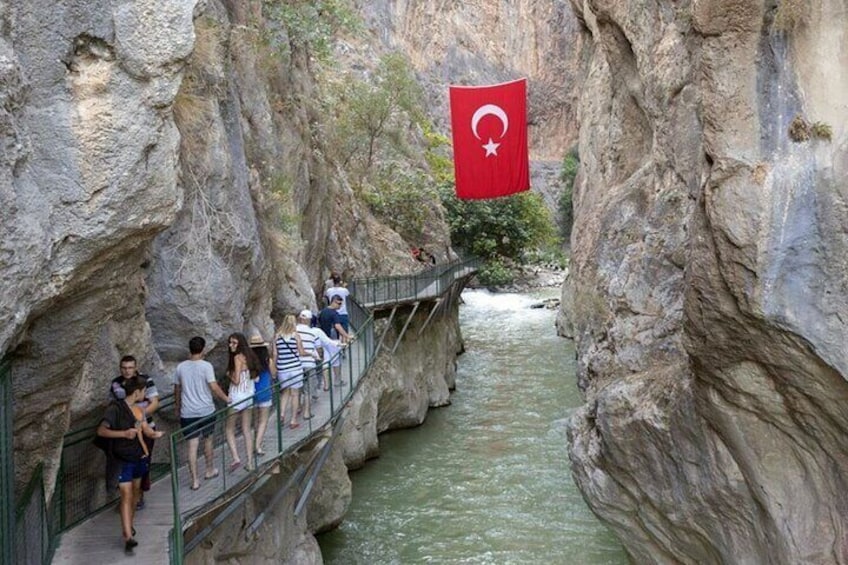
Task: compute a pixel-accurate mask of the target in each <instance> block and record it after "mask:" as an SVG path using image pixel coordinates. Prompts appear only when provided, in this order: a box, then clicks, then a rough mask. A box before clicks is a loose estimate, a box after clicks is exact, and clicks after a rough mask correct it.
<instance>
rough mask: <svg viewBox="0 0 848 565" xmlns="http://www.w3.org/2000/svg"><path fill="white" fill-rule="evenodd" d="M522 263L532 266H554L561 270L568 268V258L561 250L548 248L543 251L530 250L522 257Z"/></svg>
mask: <svg viewBox="0 0 848 565" xmlns="http://www.w3.org/2000/svg"><path fill="white" fill-rule="evenodd" d="M522 259H523V261H522V262H523V263H525V264H527V263H529V264H533V265H556V266H558V267H559V268H561V269H564V268H566V267H567V266H568V256H567V255H566V254H565V253H563V251H562V248H559V247H548V248H545V249H532V250H530V251H528V252H526V253H524V255H523V256H522Z"/></svg>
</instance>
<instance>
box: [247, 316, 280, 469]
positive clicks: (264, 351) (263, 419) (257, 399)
mask: <svg viewBox="0 0 848 565" xmlns="http://www.w3.org/2000/svg"><path fill="white" fill-rule="evenodd" d="M250 349H252V350H253V354H254V355H256V358H257V359H258V360H259V381H257V383H256V396H254V397H253V401H254V404H255V405H256V410H257V412H258V413H257V415H256V455H257V456H259V457H262V456H263V455H265V451H264V450H263V449H262V442H263V441H264V439H265V430H267V429H268V418H269V417H270V416H271V406H272V404H273V397H272V395H273V394H274V387H273V385H272V384H271V356H270V355H269V353H268V344H267V343H266V342H265V339H264V338H263V337H262V336H261V335H259V334H258V333H255V334H253V335H251V336H250Z"/></svg>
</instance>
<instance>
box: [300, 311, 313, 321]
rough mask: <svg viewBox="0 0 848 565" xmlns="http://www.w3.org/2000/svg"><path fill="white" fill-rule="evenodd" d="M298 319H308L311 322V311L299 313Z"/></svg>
mask: <svg viewBox="0 0 848 565" xmlns="http://www.w3.org/2000/svg"><path fill="white" fill-rule="evenodd" d="M300 317H301V318H309V319H310V320H311V319H312V310H303V311H301V313H300Z"/></svg>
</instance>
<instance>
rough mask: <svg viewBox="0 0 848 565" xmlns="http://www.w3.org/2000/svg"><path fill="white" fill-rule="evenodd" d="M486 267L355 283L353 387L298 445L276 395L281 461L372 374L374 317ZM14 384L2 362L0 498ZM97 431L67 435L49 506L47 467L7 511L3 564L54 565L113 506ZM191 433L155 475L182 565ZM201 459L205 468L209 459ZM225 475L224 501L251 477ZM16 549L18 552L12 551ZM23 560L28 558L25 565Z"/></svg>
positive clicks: (177, 435) (453, 265)
mask: <svg viewBox="0 0 848 565" xmlns="http://www.w3.org/2000/svg"><path fill="white" fill-rule="evenodd" d="M479 264H480V262H479V261H478V260H476V259H472V260H466V261H452V262H450V263H444V264H441V265H436V266H434V267H433V268H430V269H428V270H426V271H423V272H421V273H418V274H416V275H399V276H389V277H370V278H361V279H355V280H354V281H352V282H351V285H350V290H351V297H350V298H351V300H350V301H349V304H348V313H349V316H350V321H351V324H352V327H354V328H356V329H357V330H358V331H357V334H356V340H355V341H354V342H353V344H352V346H351V347H350V348H349V349H348V350H347V352H346V355H345V357H344V361H343V363H342V370H341V373H342V377H343V379H344V381H345V384H346V385H347V386H345V387H344V388H341V389H339V388H338V387H336V386H335V383H334V382H333V381H332V379H331V383H330V386H331V391H330V410H329V416H326V415H325V417H326V419H313V420H310V421H309V424H308V426H307V427H308V431H309V433H307V435H306V436H305V437H304V438H303V439H301V440H300V441H294V442H293V441H292V438H291V437H286V436H287V435H288V432H286V431H285V430H284V429H283V427H282V426H280V425H279V423H278V422H279V418H278V410H279V404H278V403H277V402H276V401H277V398H278V394H272V397H273V398H274V400H275V404H274V406H273V407H272V409H271V418H273V420H272V421H273V422H277V423H275V424H274V425H273V427H274V428H275V429H274V430H273V434H274V435H275V436H276V437H275V439H276V440H277V445H276V449H275V450H274V452H275V453H276V454H277V455H276V456H281V455H284V454H287V453H289V452H291V451H293V450H295V449H298V448H299V447H300V446H301V445H303V443H304V442H305V441H307V440H308V438H309V437H310V436H311V433H312V432H313V431H314V430H317V429H318V428H320V427H322V426H324V425H326V424H327V423H329V422H333V421H335V420H336V419H337V418H338V417H339V416H340V414H341V412H342V410H343V408H344V406H345V405H346V404H347V402H348V400H350V398H351V397H352V396H353V394H354V393H355V391H356V390H357V387H358V385H359V382H360V379H361V378H362V377H363V376H364V375H365V374H366V372H367V371H368V369H369V368H370V366H371V364H372V363H373V361H374V357H375V355H376V344H377V340H376V339H375V335H374V332H375V329H374V316H373V313H372V311H371V310H370V309H373V308H379V307H384V306H392V305H396V304H398V303H401V302H404V301H410V300H414V299H425V298H431V297H435V296H440V295H441V294H442V293H444V292H446V291H447V290H449V289H450V288H451V285H452V284H453V282H454V281H455V280H456V279H458V278H461V277H465V276H467V275H469V274H470V273H471V272H473V271H474V270H476V269H477V268H478V267H479ZM322 367H323V368H324V369H326V365H322ZM10 381H11V378H10V375H9V371H8V363H7V362H6V361H5V360H0V410H2V412H0V424H4V423H5V424H6V425H3V426H2V427H0V487H2V488H3V492H2V493H0V494H4V495H5V490H6V489H7V488H8V489H9V490H10V491H11V490H12V488H13V487H12V485H11V483H9V481H13V476H14V471H13V467H12V457H11V449H12V448H11V430H12V429H13V428H12V422H11V420H12V418H11V382H10ZM274 386H275V389H274V390H275V391H278V390H279V385H277V384H275V385H274ZM173 403H174V398H173V394H166V395H161V396H160V405H159V411H158V412H157V413H159V414H163V416H165V417H163V418H157V423H159V424H160V426H161V425H162V422H163V420H165V421H167V420H169V418H167V416H166V415H167V413H168V409H169V408H170V407H172V406H173ZM226 413H227V409H222V410H218V411H216V413H215V419H216V422H217V421H218V420H219V419H223V418H224V417H225V414H226ZM6 420H8V422H7V421H6ZM98 425H99V422H98V423H97V424H87V425H83V426H79V427H77V428H75V429H73V430H71V431H69V432H67V433H66V434H65V435H64V439H63V444H62V445H63V449H62V459H61V462H60V466H59V471H58V473H57V476H56V482H55V484H54V487H55V488H54V491H53V496H52V497H51V499H50V500H51V503H50V504H49V505H48V504H47V502H46V500H47V498H46V493H45V487H44V480H43V479H44V477H43V467H41V466H39V468H38V469H37V470H36V472H35V473H34V474H33V476H32V478H31V479H30V482H29V483H28V486H27V489H26V490H25V492H24V493H23V494H24V496H22V497H21V499H19V500H17V501H16V502H17V504H8V506H10V507H11V509H10V510H9V512H8V513H9V515H10V516H9V520H6V522H9V523H6V524H5V525H4V522H3V521H2V517H0V542H2V543H0V546H2V548H3V549H2V551H0V558H2V559H0V561H2V562H5V561H6V560H7V556H6V554H7V553H12V554H13V556H17V559H16V560H15V561H11V562H38V561H39V560H40V561H41V562H42V563H48V562H49V561H50V560H51V559H52V555H53V552H54V550H55V548H56V545H57V541H58V536H59V535H60V534H61V533H62V532H63V531H65V530H67V529H69V528H70V527H72V526H73V525H76V524H78V523H79V522H81V521H82V520H83V519H85V518H88V517H89V516H91V515H93V514H95V513H97V512H100V511H102V510H103V509H104V508H106V507H108V506H110V505H111V504H112V503H113V501H114V499H115V498H116V497H115V496H114V495H113V496H112V497H111V498H110V497H109V496H107V493H106V492H105V489H103V488H99V487H101V486H102V485H103V463H102V456H101V457H97V456H95V455H94V453H96V448H95V447H94V446H93V445H92V443H91V439H93V436H94V434H95V430H96V428H97V426H98ZM270 428H271V425H269V432H268V433H269V435H270V434H272V430H271V429H270ZM187 431H189V432H190V430H182V431H181V432H180V431H178V432H174V433H172V434H171V435H170V437H169V439H170V444H171V445H170V447H171V460H170V462H169V463H167V464H164V465H161V466H160V467H158V468H156V466H155V465H154V471H155V472H156V474H159V475H161V474H164V473H166V472H168V471H170V472H171V480H172V484H173V487H174V488H173V492H174V508H175V511H174V517H175V520H174V528H173V529H172V530H171V533H170V536H169V538H170V544H171V551H170V553H171V558H172V562H176V563H181V562H182V559H183V553H182V549H183V547H184V545H183V527H182V526H183V523H184V520H191V519H192V517H193V516H194V515H195V514H196V513H197V512H198V511H201V510H203V508H205V506H204V505H201V506H197V507H188V508H186V507H182V506H180V502H179V499H178V497H179V494H180V486H181V482H180V472H181V465H179V462H180V460H179V454H180V451H181V450H180V446H181V444H182V443H181V442H182V441H183V439H184V437H183V436H184V434H185V433H186V432H187ZM4 433H8V436H4ZM4 439H6V440H8V442H7V443H8V446H7V447H8V448H7V449H4V445H3V441H4ZM218 439H220V438H218ZM219 443H220V442H219ZM160 453H161V452H160ZM200 459H201V460H202V457H200ZM272 460H273V457H266V459H265V460H263V461H268V462H270V461H272ZM265 465H266V466H267V465H268V464H267V463H266V464H265ZM7 467H8V470H9V472H8V473H6V474H5V475H4V470H5V469H6V468H7ZM260 470H262V468H260ZM221 473H222V476H221V482H222V486H223V487H224V488H223V489H222V490H221V491H220V495H219V496H218V498H220V496H221V495H223V494H226V493H227V492H228V491H231V490H233V489H234V488H237V487H239V486H240V485H242V484H245V482H246V478H249V477H248V476H247V474H246V473H245V475H243V476H241V475H237V474H231V476H230V480H229V481H227V484H223V479H224V475H226V469H224V468H223V465H222V469H221ZM256 473H258V471H257V472H254V474H256ZM204 483H206V482H204ZM182 486H184V485H182ZM7 500H11V497H8V498H7ZM183 510H185V512H183ZM11 536H14V540H11V539H9V538H10V537H11ZM10 541H13V543H8V542H10ZM10 547H11V549H9V548H10ZM22 555H23V556H25V557H26V559H24V560H23V561H22V560H21V556H22ZM36 555H37V556H38V557H36Z"/></svg>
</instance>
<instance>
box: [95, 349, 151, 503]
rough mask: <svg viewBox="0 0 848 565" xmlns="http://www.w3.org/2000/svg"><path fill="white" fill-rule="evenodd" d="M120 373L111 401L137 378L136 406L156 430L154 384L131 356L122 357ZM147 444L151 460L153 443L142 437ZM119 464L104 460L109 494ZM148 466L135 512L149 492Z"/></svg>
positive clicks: (115, 484) (119, 397)
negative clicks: (140, 387)
mask: <svg viewBox="0 0 848 565" xmlns="http://www.w3.org/2000/svg"><path fill="white" fill-rule="evenodd" d="M118 367H119V368H120V371H121V373H120V374H119V375H118V376H117V377H115V378H114V379H112V384H111V386H110V388H109V393H110V396H111V400H124V399H125V398H126V397H127V393H126V391H125V390H124V387H123V385H124V383H125V382H126V381H127V379H130V378H132V377H136V376H137V377H139V378H140V379H141V380H142V381H143V382H144V398H142V399H141V401H139V402H137V403H136V404H135V405H136V406H138V407H139V408H140V409H141V410H142V411H143V412H144V415H145V417H146V419H147V425H148V426H150V427H151V428H153V429H154V430H155V429H156V422H154V421H153V414H154V412H156V410H158V409H159V390H158V389H157V388H156V383H155V382H154V381H153V379H152V378H150V377H149V376H147V375H143V374H141V373H139V372H138V362H137V361H136V359H135V357H133V356H132V355H124V356H123V357H121V361H120V363H119V365H118ZM144 441H145V443H146V444H147V451H148V453H150V454H151V455H150V459H151V461H152V460H153V455H152V453H153V444H154V443H155V441H154V439H153V438H152V437H146V436H145V437H144ZM120 466H121V465H120V462H119V461H116V460H115V459H114V458H113V457H109V456H108V455H107V458H106V468H107V471H106V477H107V478H106V490H107V491H108V492H109V493H111V492H112V491H114V490H115V489H116V488H117V487H118V473H119V471H120ZM150 484H151V483H150V466H149V465H148V468H147V472H146V473H145V474H144V476H143V477H141V496H140V497H139V499H138V503H137V504H136V510H141V509H143V508H144V493H145V492H147V491H149V490H150Z"/></svg>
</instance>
